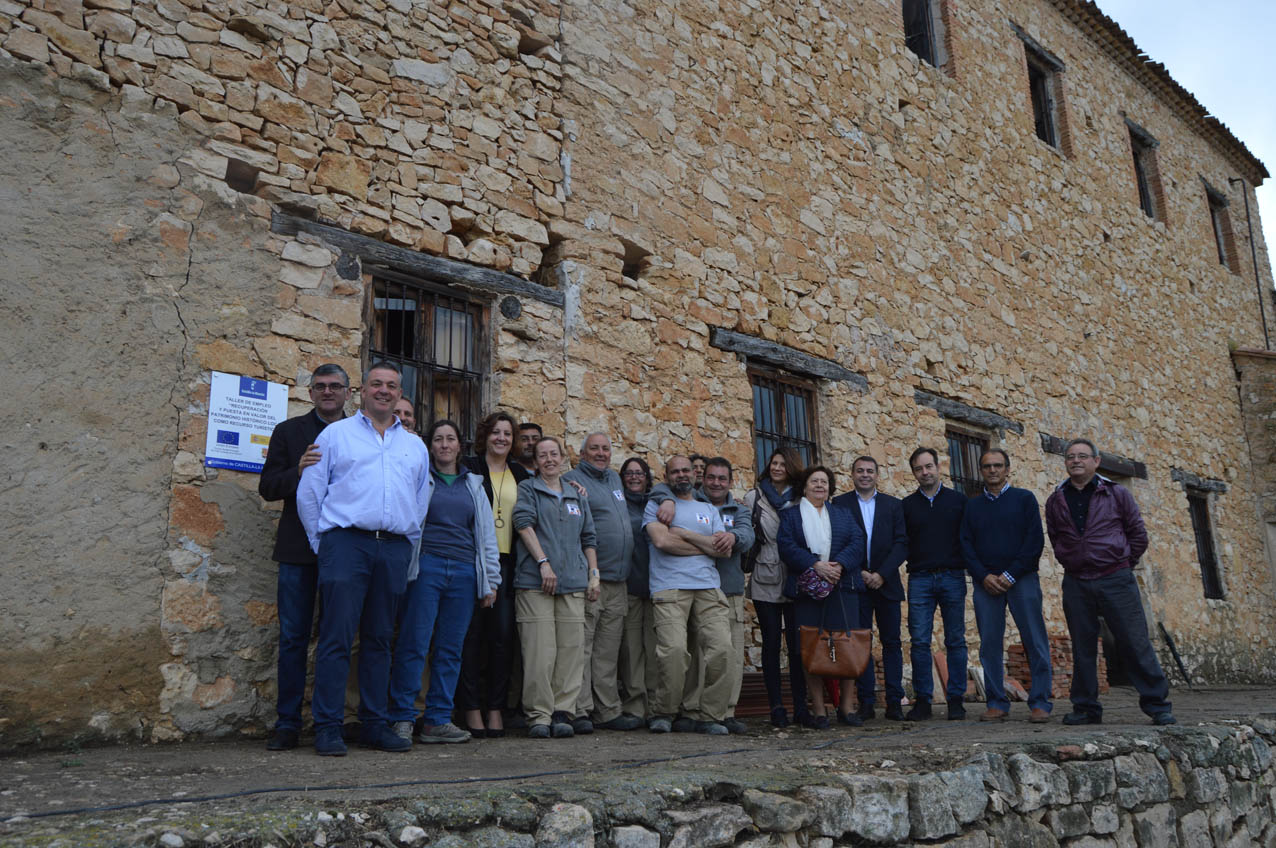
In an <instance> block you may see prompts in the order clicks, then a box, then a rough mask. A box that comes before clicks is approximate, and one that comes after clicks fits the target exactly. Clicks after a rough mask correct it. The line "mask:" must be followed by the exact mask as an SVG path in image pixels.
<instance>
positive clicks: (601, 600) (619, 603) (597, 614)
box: [576, 580, 629, 722]
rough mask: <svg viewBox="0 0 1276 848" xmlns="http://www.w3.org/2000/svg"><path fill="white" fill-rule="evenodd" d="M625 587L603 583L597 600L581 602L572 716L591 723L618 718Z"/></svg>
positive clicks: (608, 581)
mask: <svg viewBox="0 0 1276 848" xmlns="http://www.w3.org/2000/svg"><path fill="white" fill-rule="evenodd" d="M628 608H629V588H628V587H627V586H626V585H625V584H624V583H623V582H620V581H614V580H605V581H603V582H602V584H601V585H600V586H599V590H598V600H596V601H593V602H592V603H591V602H590V601H588V600H587V601H585V663H584V665H585V675H584V677H583V679H582V680H581V683H580V697H578V698H577V699H576V715H578V716H591V717H592V718H593V720H594V721H597V722H604V721H611V720H612V719H613V718H615V717H616V716H618V715H620V682H619V680H618V679H617V666H618V664H619V662H620V640H621V637H622V636H623V635H624V632H625V612H626V611H627V610H628Z"/></svg>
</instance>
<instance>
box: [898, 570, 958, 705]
mask: <svg viewBox="0 0 1276 848" xmlns="http://www.w3.org/2000/svg"><path fill="white" fill-rule="evenodd" d="M936 608H938V609H939V613H940V615H941V616H943V619H944V648H945V650H946V653H947V656H948V687H947V691H946V692H945V693H944V694H945V696H946V698H947V700H948V701H949V702H950V703H952V702H957V703H961V702H962V700H963V699H964V698H965V697H966V572H965V571H963V570H960V569H952V568H944V569H939V570H937V571H918V572H915V573H913V574H910V575H908V639H909V648H908V651H909V657H910V658H911V659H912V662H913V694H914V695H916V697H917V700H918V701H926V702H928V703H929V702H930V701H931V699H932V696H933V695H934V676H933V675H932V674H931V659H930V637H931V634H932V633H933V632H934V630H935V609H936Z"/></svg>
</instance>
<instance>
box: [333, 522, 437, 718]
mask: <svg viewBox="0 0 1276 848" xmlns="http://www.w3.org/2000/svg"><path fill="white" fill-rule="evenodd" d="M411 558H412V545H411V544H409V543H408V541H407V540H406V539H398V540H394V541H390V540H386V541H378V540H376V539H374V538H372V537H371V536H365V535H363V534H361V533H358V532H355V531H353V530H344V529H336V530H329V531H327V532H326V533H324V534H323V536H322V537H321V538H320V541H319V598H320V600H321V602H322V603H323V614H322V615H320V616H319V645H318V647H316V649H315V693H314V697H313V699H312V700H311V703H310V710H311V713H312V714H313V715H314V718H315V730H316V731H318V730H322V729H324V728H327V727H340V726H341V723H342V720H343V719H344V717H345V704H346V676H347V675H348V674H349V671H350V646H351V645H352V644H354V634H355V631H356V630H357V631H358V632H359V720H360V721H361V722H362V723H363V724H364V726H365V727H371V728H373V729H375V725H376V724H378V723H379V724H384V723H385V722H386V720H387V715H386V693H387V692H388V691H389V688H390V647H391V644H392V643H393V641H394V619H395V615H396V614H397V612H398V608H399V603H400V602H401V601H402V599H403V593H404V591H406V590H407V586H408V561H409V560H410V559H411Z"/></svg>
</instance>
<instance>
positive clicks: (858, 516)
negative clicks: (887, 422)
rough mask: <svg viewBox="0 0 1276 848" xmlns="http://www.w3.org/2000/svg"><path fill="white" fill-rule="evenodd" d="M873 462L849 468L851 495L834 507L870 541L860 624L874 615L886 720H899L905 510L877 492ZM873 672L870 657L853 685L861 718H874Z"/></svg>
mask: <svg viewBox="0 0 1276 848" xmlns="http://www.w3.org/2000/svg"><path fill="white" fill-rule="evenodd" d="M877 473H878V469H877V460H875V459H873V457H871V456H861V457H859V458H858V459H856V460H855V462H854V463H852V465H851V480H852V482H853V483H854V484H855V491H853V492H847V493H846V494H843V495H838V496H837V497H835V498H833V503H835V504H837V505H839V506H841V507H844V508H846V509H849V510H850V511H851V515H853V516H854V517H855V521H856V523H857V524H859V527H860V529H861V530H863V531H864V534H865V535H866V536H867V537H868V554H867V556H866V557H865V562H864V564H863V566H862V567H861V572H862V573H861V576H862V577H863V578H864V585H865V586H867V587H868V591H867V592H863V593H861V595H860V625H861V626H864V627H872V621H873V617H874V616H876V617H877V635H878V637H879V638H880V639H881V641H882V666H883V672H884V674H883V676H884V677H885V678H886V680H885V683H886V717H887V718H888V719H891V720H892V721H903V720H904V712H903V710H902V709H901V708H900V701H902V700H903V698H904V646H903V642H902V641H901V640H900V635H899V629H900V620H901V616H900V604H901V603H902V602H903V600H904V584H903V581H901V580H900V579H899V567H900V566H901V565H903V564H904V560H905V559H907V557H908V533H907V531H906V530H905V529H904V508H903V505H902V503H901V502H900V500H899V498H895V497H891V496H890V495H887V494H883V493H882V492H879V491H877ZM876 687H877V675H876V669H875V668H874V667H873V660H872V658H871V657H870V658H869V661H868V668H866V669H865V670H864V673H863V674H862V675H860V678H859V680H857V681H856V683H855V688H856V690H857V692H858V694H859V709H858V710H857V712H858V714H859V717H860V718H861V719H864V720H868V719H870V718H873V716H874V715H876V710H875V709H874V707H873V705H874V704H875V703H876V700H877V698H876V695H875V694H874V689H875V688H876Z"/></svg>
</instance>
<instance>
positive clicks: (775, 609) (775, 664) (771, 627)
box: [744, 447, 814, 727]
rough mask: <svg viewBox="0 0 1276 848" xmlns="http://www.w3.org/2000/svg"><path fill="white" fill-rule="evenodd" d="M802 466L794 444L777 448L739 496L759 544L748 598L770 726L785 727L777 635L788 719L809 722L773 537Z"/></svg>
mask: <svg viewBox="0 0 1276 848" xmlns="http://www.w3.org/2000/svg"><path fill="white" fill-rule="evenodd" d="M803 469H804V466H803V463H802V458H801V457H799V456H798V453H797V451H795V450H793V448H787V447H786V448H777V449H776V450H774V451H772V452H771V456H770V457H768V459H767V464H766V466H764V467H763V468H762V469H759V474H758V476H757V481H758V482H757V485H756V486H754V487H753V489H752V490H751V491H750V492H749V493H748V494H747V495H745V496H744V504H745V506H746V507H747V508H748V509H750V510H752V511H753V514H754V515H756V516H757V518H756V519H755V520H754V522H753V530H754V533H755V534H756V535H757V539H758V540H759V541H760V542H761V545H760V549H759V551H758V557H757V560H756V561H755V562H754V565H753V573H752V574H751V575H750V576H749V592H748V594H749V599H750V600H752V601H753V610H754V612H755V613H756V614H757V618H758V629H759V630H761V631H762V679H763V681H764V682H765V683H766V694H767V700H768V701H769V702H770V704H771V724H773V725H775V726H776V727H788V725H789V716H788V712H787V711H786V710H785V709H784V693H783V692H782V688H781V683H780V639H781V637H783V639H784V641H785V647H786V654H787V655H788V658H789V690H790V692H791V693H792V695H793V720H794V721H796V722H797V723H798V724H801V725H803V726H806V727H809V726H811V722H812V721H813V720H814V719H813V717H812V716H811V712H810V710H808V709H807V708H806V675H805V673H804V672H803V671H802V646H801V644H800V643H799V641H798V628H797V619H796V617H795V616H794V606H793V600H792V599H791V598H788V597H785V595H784V578H785V576H786V574H785V568H784V563H783V562H781V561H780V551H779V548H778V547H777V544H776V542H777V535H778V534H779V530H780V514H781V513H782V512H783V511H784V510H786V509H791V508H792V507H794V506H796V505H797V503H798V501H799V500H801V497H802V490H801V489H799V488H798V485H797V484H798V481H799V480H800V479H801V477H802V471H803Z"/></svg>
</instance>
